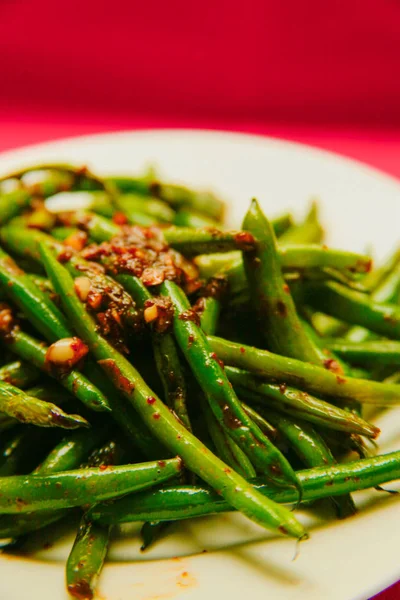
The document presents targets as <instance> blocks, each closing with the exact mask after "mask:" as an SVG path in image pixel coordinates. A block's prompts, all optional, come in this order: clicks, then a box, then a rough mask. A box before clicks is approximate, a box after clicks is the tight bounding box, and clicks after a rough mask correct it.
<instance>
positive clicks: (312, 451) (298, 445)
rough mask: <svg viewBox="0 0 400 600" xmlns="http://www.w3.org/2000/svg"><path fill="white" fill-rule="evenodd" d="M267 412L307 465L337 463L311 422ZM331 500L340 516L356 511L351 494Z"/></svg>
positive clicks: (318, 465) (316, 465)
mask: <svg viewBox="0 0 400 600" xmlns="http://www.w3.org/2000/svg"><path fill="white" fill-rule="evenodd" d="M265 414H266V416H267V417H268V419H269V420H270V421H271V423H272V424H273V425H274V426H275V427H276V428H277V429H278V431H279V433H280V434H281V435H282V437H283V438H284V439H286V440H287V442H288V444H289V445H290V446H291V448H293V450H294V451H295V453H296V454H297V456H298V457H299V459H300V460H301V461H302V463H303V464H304V465H305V466H306V467H311V468H312V467H323V466H327V465H333V464H335V463H336V460H335V458H334V457H333V455H332V452H331V451H330V449H329V447H328V446H327V444H326V443H325V441H324V439H323V437H322V436H321V435H320V434H319V433H318V432H317V431H316V430H315V429H314V427H312V426H311V425H310V424H309V423H306V422H304V421H298V420H297V419H296V421H294V420H293V419H291V418H290V417H288V416H287V415H282V414H280V413H278V412H275V411H271V410H269V409H268V410H265ZM330 500H331V502H332V503H333V505H334V506H335V508H336V510H337V513H338V516H339V518H342V519H343V518H345V517H349V516H351V515H353V514H354V513H355V512H356V507H355V504H354V501H353V499H352V497H351V495H350V494H345V495H343V496H336V497H332V498H330Z"/></svg>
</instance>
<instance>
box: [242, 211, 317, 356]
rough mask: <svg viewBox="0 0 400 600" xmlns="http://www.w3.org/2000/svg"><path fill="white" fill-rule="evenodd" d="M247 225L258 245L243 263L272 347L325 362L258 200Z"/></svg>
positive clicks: (266, 337)
mask: <svg viewBox="0 0 400 600" xmlns="http://www.w3.org/2000/svg"><path fill="white" fill-rule="evenodd" d="M243 227H244V228H245V229H248V230H249V231H250V233H251V234H252V235H253V236H254V237H255V239H257V248H256V249H255V250H254V251H251V252H247V253H243V263H244V268H245V272H246V277H247V280H248V282H249V287H250V293H251V296H252V302H253V305H254V310H255V311H256V312H257V314H258V321H259V326H260V329H261V332H262V334H263V335H264V338H265V340H266V341H267V343H268V346H269V347H270V348H271V350H272V351H274V352H277V353H278V354H283V355H285V356H288V357H291V358H298V359H300V360H304V361H307V362H311V363H313V364H317V365H321V364H323V361H322V362H321V357H320V353H319V351H318V348H317V347H316V346H315V344H314V342H313V341H312V340H311V339H310V337H309V336H308V335H307V333H306V332H305V330H304V328H303V326H302V323H301V321H300V319H299V317H298V315H297V312H296V308H295V305H294V302H293V299H292V297H291V294H290V290H289V287H288V285H287V284H286V283H285V281H284V279H283V276H282V272H281V268H280V265H279V259H278V255H277V247H276V240H275V235H274V232H273V229H272V227H271V224H270V223H269V221H268V219H267V218H266V217H265V215H264V214H263V212H262V211H261V209H260V207H259V204H258V202H257V201H256V200H253V201H252V203H251V205H250V208H249V210H248V212H247V213H246V216H245V218H244V221H243Z"/></svg>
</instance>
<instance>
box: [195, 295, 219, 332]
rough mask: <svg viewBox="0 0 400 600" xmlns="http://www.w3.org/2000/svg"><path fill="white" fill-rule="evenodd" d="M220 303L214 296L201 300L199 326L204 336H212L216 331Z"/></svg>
mask: <svg viewBox="0 0 400 600" xmlns="http://www.w3.org/2000/svg"><path fill="white" fill-rule="evenodd" d="M220 312H221V302H220V300H219V299H218V298H216V297H215V296H207V297H205V298H203V310H202V311H201V313H200V326H201V328H202V330H203V331H204V333H205V334H206V335H214V334H215V332H216V329H217V325H218V320H219V315H220Z"/></svg>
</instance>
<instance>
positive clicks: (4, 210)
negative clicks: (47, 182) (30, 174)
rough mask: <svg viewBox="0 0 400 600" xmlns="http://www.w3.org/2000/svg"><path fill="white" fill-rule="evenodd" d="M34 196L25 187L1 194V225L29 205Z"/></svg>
mask: <svg viewBox="0 0 400 600" xmlns="http://www.w3.org/2000/svg"><path fill="white" fill-rule="evenodd" d="M31 199H32V196H31V195H30V193H29V192H28V190H26V189H25V188H19V189H16V190H13V191H10V192H8V193H2V194H0V225H5V223H7V222H8V221H10V220H11V219H12V218H14V217H16V216H17V215H19V214H20V212H22V211H23V209H24V208H26V207H27V206H29V203H30V201H31Z"/></svg>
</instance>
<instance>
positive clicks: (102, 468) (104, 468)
mask: <svg viewBox="0 0 400 600" xmlns="http://www.w3.org/2000/svg"><path fill="white" fill-rule="evenodd" d="M99 469H100V471H105V470H106V469H108V465H100V466H99Z"/></svg>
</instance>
